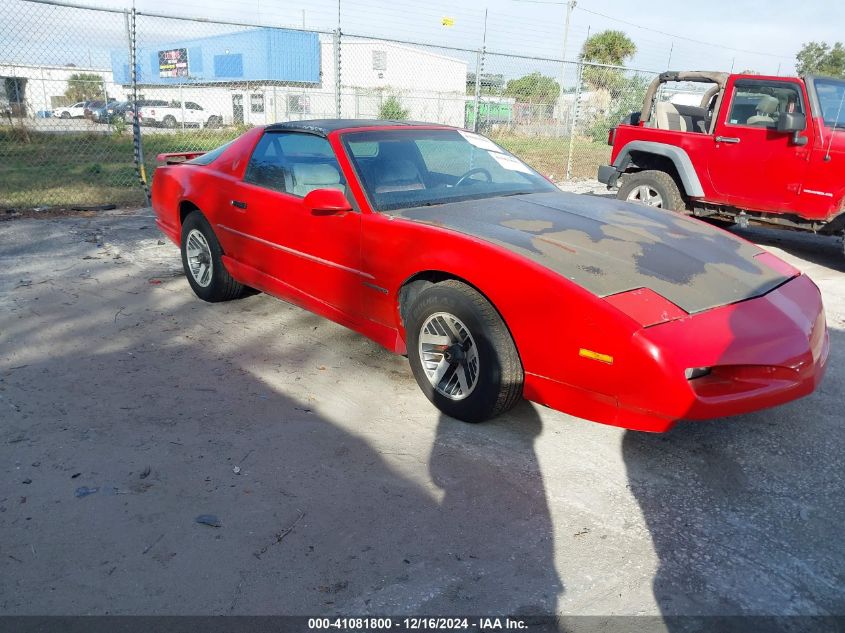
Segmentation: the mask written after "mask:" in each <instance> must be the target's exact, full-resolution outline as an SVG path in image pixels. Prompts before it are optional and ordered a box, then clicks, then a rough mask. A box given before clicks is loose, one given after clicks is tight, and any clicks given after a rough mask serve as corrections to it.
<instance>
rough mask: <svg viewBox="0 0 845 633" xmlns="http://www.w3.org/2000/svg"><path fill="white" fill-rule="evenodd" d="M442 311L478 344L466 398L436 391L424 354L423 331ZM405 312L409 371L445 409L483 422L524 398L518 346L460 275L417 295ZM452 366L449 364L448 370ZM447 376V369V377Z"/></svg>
mask: <svg viewBox="0 0 845 633" xmlns="http://www.w3.org/2000/svg"><path fill="white" fill-rule="evenodd" d="M438 312H443V313H448V314H450V315H454V316H455V317H457V318H458V319H459V320H460V321H461V322H462V323H463V324H464V325H465V326H466V329H467V330H468V331H469V333H470V335H471V336H472V340H473V341H474V342H475V345H476V347H477V352H478V372H477V376H478V377H477V382H476V383H475V386H474V388H472V390H471V391H470V393H469V395H468V396H466V397H464V398H463V399H462V400H454V399H451V398H450V397H448V396H446V395H444V394H443V393H441V392H440V391H438V390H437V389H436V388H435V387H434V386H433V385H432V383H431V381H430V380H429V378H428V376H427V375H426V372H425V369H424V368H423V361H422V359H421V358H420V346H419V340H420V334H421V330H422V328H423V325H424V324H426V322H427V321H428V320H429V318H430V317H431V316H432V315H434V314H436V313H438ZM406 313H407V315H408V318H407V322H406V333H407V343H408V344H407V347H408V361H409V362H410V364H411V371H413V373H414V378H416V380H417V384H418V385H419V386H420V389H422V391H423V393H424V394H425V395H426V397H427V398H428V399H429V400H430V401H431V402H432V404H434V406H436V407H437V408H438V409H440V410H441V411H442V412H443V413H445V414H446V415H449V416H451V417H453V418H457V419H458V420H463V421H464V422H484V421H485V420H489V419H490V418H493V417H495V416H497V415H499V414H501V413H504V412H505V411H507V410H509V409H511V408H512V407H513V406H514V405H515V404H516V403H517V402H519V401H520V400H521V398H522V384H523V378H524V375H523V371H522V363H521V362H520V360H519V354H518V353H517V350H516V346H515V345H514V342H513V339H512V338H511V335H510V332H509V331H508V328H507V327H506V326H505V323H504V321H502V317H501V316H499V313H498V312H497V311H496V309H495V308H494V307H493V306H492V305H491V304H490V302H489V301H487V299H485V298H484V297H483V296H482V295H481V294H480V293H479V292H478V291H477V290H475V289H474V288H471V287H470V286H468V285H466V284H464V283H462V282H460V281H456V280H448V281H443V282H441V283H437V284H433V285H431V286H428V287H427V288H425V289H424V290H422V291H420V292H419V294H417V295H416V297H415V298H414V299H413V303H412V304H411V305H410V307H409V308H408V310H407V312H406ZM454 366H455V365H454V364H450V370H451V368H452V367H454ZM448 375H449V374H448V372H447V374H445V375H444V379H445V378H447V377H448ZM439 384H442V383H439Z"/></svg>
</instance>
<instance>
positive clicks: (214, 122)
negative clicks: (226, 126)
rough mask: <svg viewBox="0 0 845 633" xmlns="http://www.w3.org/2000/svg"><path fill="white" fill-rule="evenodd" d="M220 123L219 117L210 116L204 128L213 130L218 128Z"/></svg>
mask: <svg viewBox="0 0 845 633" xmlns="http://www.w3.org/2000/svg"><path fill="white" fill-rule="evenodd" d="M220 123H221V121H220V117H218V116H210V117H208V123H206V124H205V126H206V127H207V128H211V129H213V130H214V129H217V128H219V127H220Z"/></svg>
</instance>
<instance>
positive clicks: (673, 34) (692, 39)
mask: <svg viewBox="0 0 845 633" xmlns="http://www.w3.org/2000/svg"><path fill="white" fill-rule="evenodd" d="M538 1H539V0H538ZM575 8H576V9H577V10H579V11H583V12H584V13H591V14H593V15H597V16H599V17H601V18H605V19H607V20H612V21H614V22H619V23H620V24H627V25H628V26H633V27H634V28H636V29H642V30H644V31H651V32H653V33H659V34H660V35H665V36H667V37H671V38H674V39H676V40H686V41H687V42H693V43H695V44H704V45H705V46H713V47H715V48H724V49H725V50H729V51H735V52H737V53H748V54H750V55H763V56H766V57H776V58H779V59H792V56H790V55H776V54H774V53H763V52H761V51H750V50H747V49H742V48H734V47H732V46H726V45H724V44H715V43H713V42H705V41H704V40H697V39H694V38H691V37H684V36H683V35H676V34H675V33H668V32H666V31H661V30H659V29H654V28H651V27H649V26H642V25H641V24H634V23H633V22H628V21H627V20H621V19H619V18H614V17H613V16H610V15H605V14H604V13H599V12H598V11H593V10H592V9H585V8H584V7H580V6H576V7H575Z"/></svg>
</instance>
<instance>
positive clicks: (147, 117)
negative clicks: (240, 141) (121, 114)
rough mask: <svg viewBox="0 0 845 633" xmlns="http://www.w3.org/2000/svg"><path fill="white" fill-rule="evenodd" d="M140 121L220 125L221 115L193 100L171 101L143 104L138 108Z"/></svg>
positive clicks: (201, 125) (163, 123) (167, 123)
mask: <svg viewBox="0 0 845 633" xmlns="http://www.w3.org/2000/svg"><path fill="white" fill-rule="evenodd" d="M138 116H139V118H140V122H141V124H143V125H161V126H164V127H169V128H175V127H179V126H181V125H182V124H184V125H190V126H194V125H195V126H197V127H212V128H213V127H220V126H221V125H222V124H223V116H222V115H220V114H217V113H215V112H210V111H208V110H204V109H203V107H202V106H201V105H199V104H198V103H194V102H193V101H185V102H184V104H182V103H180V102H178V101H172V102H170V104H168V105H163V106H162V105H151V106H144V107H142V108H140V109H139V110H138Z"/></svg>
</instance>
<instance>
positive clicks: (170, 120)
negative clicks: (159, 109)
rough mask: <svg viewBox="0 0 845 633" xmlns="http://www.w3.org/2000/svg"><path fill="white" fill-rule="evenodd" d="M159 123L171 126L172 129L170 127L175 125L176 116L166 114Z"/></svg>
mask: <svg viewBox="0 0 845 633" xmlns="http://www.w3.org/2000/svg"><path fill="white" fill-rule="evenodd" d="M161 124H162V125H163V126H164V127H167V128H171V129H172V128H174V127H176V117H173V116H170V115H169V114H168V115H167V116H166V117H164V119H163V120H162V122H161Z"/></svg>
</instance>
